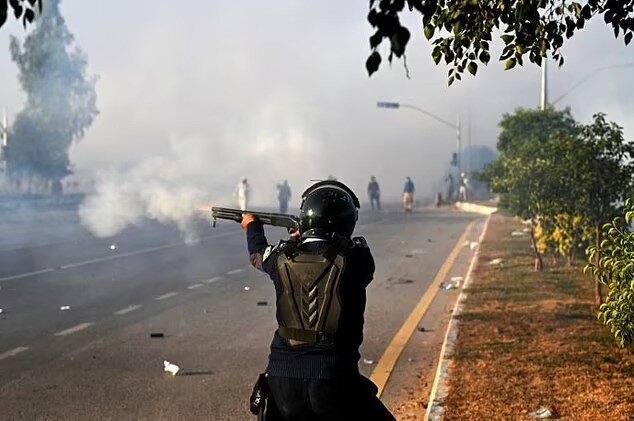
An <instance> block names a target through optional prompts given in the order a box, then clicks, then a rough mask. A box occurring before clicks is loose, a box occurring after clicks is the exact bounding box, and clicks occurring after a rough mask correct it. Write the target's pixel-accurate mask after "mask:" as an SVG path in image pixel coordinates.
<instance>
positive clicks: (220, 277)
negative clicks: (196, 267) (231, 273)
mask: <svg viewBox="0 0 634 421" xmlns="http://www.w3.org/2000/svg"><path fill="white" fill-rule="evenodd" d="M221 279H222V276H214V277H213V278H211V279H207V280H206V281H203V282H205V283H206V284H213V283H214V282H218V281H219V280H221Z"/></svg>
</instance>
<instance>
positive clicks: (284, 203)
mask: <svg viewBox="0 0 634 421" xmlns="http://www.w3.org/2000/svg"><path fill="white" fill-rule="evenodd" d="M277 200H278V201H279V202H280V213H286V212H287V211H288V202H289V201H290V200H291V187H290V186H289V185H288V180H284V181H283V182H282V184H278V185H277Z"/></svg>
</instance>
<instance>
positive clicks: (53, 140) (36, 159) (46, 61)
mask: <svg viewBox="0 0 634 421" xmlns="http://www.w3.org/2000/svg"><path fill="white" fill-rule="evenodd" d="M59 3H60V0H47V1H46V2H45V4H44V8H43V11H42V15H41V16H40V18H39V19H38V20H37V23H36V26H35V28H34V30H33V31H32V32H31V33H30V34H29V35H28V36H27V37H26V39H25V40H24V43H23V45H20V42H19V41H18V39H17V38H15V37H12V39H11V45H10V49H11V56H12V59H13V61H14V62H15V63H16V64H17V66H18V70H19V81H20V85H21V86H22V89H23V90H24V91H25V92H26V95H27V100H26V104H25V107H24V109H23V110H22V111H21V112H20V113H18V115H17V116H16V119H15V121H14V123H13V127H12V134H11V136H10V138H9V145H8V146H7V150H6V154H7V163H8V170H9V175H10V177H12V178H13V179H14V180H19V179H21V178H24V177H28V178H31V177H32V176H38V177H40V178H42V179H45V180H55V179H60V178H62V177H64V176H65V175H67V174H68V173H69V171H70V169H69V166H70V163H69V159H68V149H69V148H70V146H71V144H72V143H73V142H75V141H77V140H79V139H81V138H82V137H83V135H84V133H85V131H86V130H87V129H88V127H90V125H91V124H92V121H93V119H94V118H95V116H96V115H97V113H98V112H97V107H96V93H95V83H96V78H95V77H88V76H86V66H87V61H86V57H85V55H84V54H83V53H82V51H81V50H80V49H79V48H78V47H77V46H76V45H75V43H74V38H73V35H72V34H71V33H70V32H69V30H68V28H67V27H66V24H65V22H64V18H63V17H62V15H61V14H60V10H59Z"/></svg>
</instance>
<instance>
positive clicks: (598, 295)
mask: <svg viewBox="0 0 634 421" xmlns="http://www.w3.org/2000/svg"><path fill="white" fill-rule="evenodd" d="M595 229H596V238H595V246H596V247H597V256H596V259H597V260H596V265H597V267H598V266H599V263H600V261H601V249H600V246H601V227H600V226H599V225H597V226H596V227H595ZM595 282H596V283H595V286H594V304H595V305H596V306H597V308H598V307H599V306H600V305H601V304H603V289H602V287H603V285H602V284H601V282H599V280H595Z"/></svg>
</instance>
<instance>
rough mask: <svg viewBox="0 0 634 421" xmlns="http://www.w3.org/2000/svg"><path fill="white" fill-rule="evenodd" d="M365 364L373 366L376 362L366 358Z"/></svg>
mask: <svg viewBox="0 0 634 421" xmlns="http://www.w3.org/2000/svg"><path fill="white" fill-rule="evenodd" d="M363 363H364V364H368V365H372V364H374V360H368V359H367V358H364V359H363Z"/></svg>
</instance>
